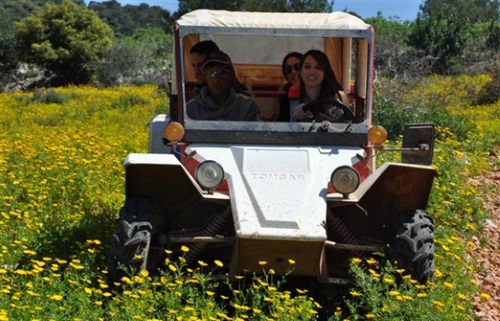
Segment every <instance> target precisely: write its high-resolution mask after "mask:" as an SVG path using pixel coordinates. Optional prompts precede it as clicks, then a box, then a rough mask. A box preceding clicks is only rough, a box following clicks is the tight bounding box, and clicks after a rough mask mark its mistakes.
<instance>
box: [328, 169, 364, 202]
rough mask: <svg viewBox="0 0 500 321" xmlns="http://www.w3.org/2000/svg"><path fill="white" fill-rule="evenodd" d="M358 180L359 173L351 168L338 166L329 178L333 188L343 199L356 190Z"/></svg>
mask: <svg viewBox="0 0 500 321" xmlns="http://www.w3.org/2000/svg"><path fill="white" fill-rule="evenodd" d="M359 180H360V179H359V173H358V172H357V171H356V170H355V169H354V168H352V167H351V166H340V167H339V168H337V169H336V170H334V171H333V173H332V176H331V177H330V183H332V186H333V188H335V190H336V191H337V192H338V193H340V194H342V195H344V197H345V196H346V195H348V194H350V193H352V192H354V191H355V190H356V189H357V188H358V186H359Z"/></svg>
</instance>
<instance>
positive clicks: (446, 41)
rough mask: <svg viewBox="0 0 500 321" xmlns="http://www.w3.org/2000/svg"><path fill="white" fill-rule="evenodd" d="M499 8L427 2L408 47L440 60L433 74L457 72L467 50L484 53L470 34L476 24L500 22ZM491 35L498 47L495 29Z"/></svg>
mask: <svg viewBox="0 0 500 321" xmlns="http://www.w3.org/2000/svg"><path fill="white" fill-rule="evenodd" d="M499 7H500V3H499V1H498V0H459V1H453V2H450V1H446V0H427V1H426V2H425V3H424V4H423V5H422V6H421V7H420V10H421V12H419V14H418V16H417V19H416V21H415V23H414V24H413V27H412V31H411V33H410V35H409V37H408V44H410V45H411V46H413V47H415V48H416V49H417V50H419V51H420V52H421V54H422V55H424V56H432V57H436V58H437V61H436V63H435V64H434V65H433V71H434V72H438V73H441V74H446V73H450V72H457V69H456V68H458V67H459V65H460V62H461V61H462V60H461V57H462V55H463V54H464V53H465V52H467V50H468V48H470V52H472V51H473V50H478V49H479V50H481V49H480V48H478V46H477V41H478V39H477V38H475V37H474V36H473V35H472V34H471V33H470V30H471V29H472V28H473V27H474V26H475V25H476V24H481V23H487V24H492V23H493V25H495V24H496V23H497V22H498V20H499V15H500V11H499ZM489 32H490V35H489V36H488V37H486V38H488V39H490V40H488V41H489V42H493V43H495V39H496V38H497V36H496V32H497V31H496V29H495V28H491V29H489ZM485 42H486V39H484V41H483V43H485ZM493 49H495V48H493ZM497 49H498V47H497ZM497 49H496V50H497Z"/></svg>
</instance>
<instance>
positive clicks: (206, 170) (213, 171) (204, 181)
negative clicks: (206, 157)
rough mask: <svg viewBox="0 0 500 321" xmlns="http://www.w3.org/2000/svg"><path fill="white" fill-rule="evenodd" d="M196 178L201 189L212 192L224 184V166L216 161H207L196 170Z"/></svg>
mask: <svg viewBox="0 0 500 321" xmlns="http://www.w3.org/2000/svg"><path fill="white" fill-rule="evenodd" d="M194 177H195V179H196V181H197V182H198V184H200V185H201V187H203V188H204V189H206V190H208V191H209V192H212V191H213V190H214V189H216V188H217V187H219V186H220V184H222V182H223V180H224V170H223V169H222V166H220V165H219V164H218V163H216V162H214V161H205V162H203V163H201V164H200V165H199V166H198V168H196V171H195V173H194Z"/></svg>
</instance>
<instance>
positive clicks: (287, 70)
mask: <svg viewBox="0 0 500 321" xmlns="http://www.w3.org/2000/svg"><path fill="white" fill-rule="evenodd" d="M292 69H295V71H299V70H300V63H296V64H295V65H293V66H288V65H287V66H285V73H286V74H287V75H288V74H289V73H291V72H292Z"/></svg>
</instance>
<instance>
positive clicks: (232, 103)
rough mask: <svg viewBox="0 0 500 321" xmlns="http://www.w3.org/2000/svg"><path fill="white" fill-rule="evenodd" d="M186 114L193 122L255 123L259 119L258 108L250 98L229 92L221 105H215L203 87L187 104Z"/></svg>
mask: <svg viewBox="0 0 500 321" xmlns="http://www.w3.org/2000/svg"><path fill="white" fill-rule="evenodd" d="M186 108H187V114H188V116H189V118H191V119H195V120H233V121H256V120H259V119H260V116H259V114H260V113H259V107H258V106H257V103H256V102H255V100H254V99H253V98H251V97H248V96H245V95H242V94H237V93H236V92H235V91H234V90H233V89H230V90H229V96H228V97H227V99H226V101H225V102H224V103H223V104H222V105H217V104H216V103H215V101H214V100H213V99H212V97H210V96H209V95H208V88H207V87H206V86H205V87H203V88H202V89H201V90H200V93H199V95H197V96H196V97H194V98H193V99H191V100H190V101H189V102H188V103H187V106H186Z"/></svg>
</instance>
